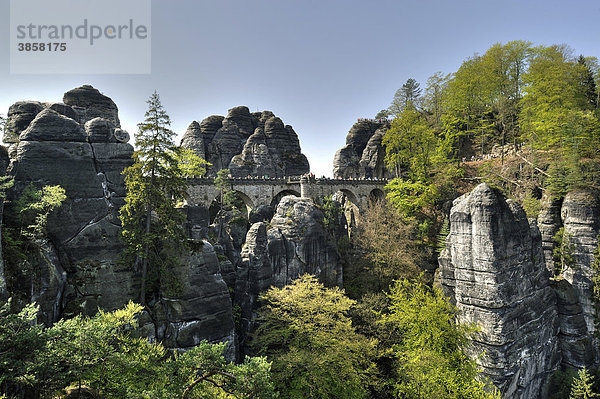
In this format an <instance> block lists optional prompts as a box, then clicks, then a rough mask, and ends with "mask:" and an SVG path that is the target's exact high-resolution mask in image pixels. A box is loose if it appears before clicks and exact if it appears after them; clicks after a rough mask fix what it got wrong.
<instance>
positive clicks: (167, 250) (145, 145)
mask: <svg viewBox="0 0 600 399" xmlns="http://www.w3.org/2000/svg"><path fill="white" fill-rule="evenodd" d="M147 103H148V110H147V111H146V114H145V118H146V119H145V120H144V122H142V123H140V124H138V133H137V135H136V138H135V146H136V151H135V152H134V155H133V159H134V163H133V165H132V166H130V167H128V168H126V169H125V170H124V171H123V174H124V175H125V186H126V188H127V196H126V198H125V205H124V206H123V207H122V208H121V210H120V217H121V222H122V225H123V230H122V235H123V237H124V239H125V241H126V243H127V250H126V255H127V258H128V259H130V260H132V259H134V262H135V264H136V265H139V264H141V288H140V302H141V303H142V304H145V303H146V293H147V279H148V270H149V268H152V269H153V271H154V273H153V275H156V276H158V279H157V281H156V283H157V284H159V285H160V272H161V271H164V268H165V265H166V264H168V262H172V261H175V260H176V257H177V255H178V254H179V252H180V250H181V248H182V246H184V245H185V239H184V237H185V236H184V232H183V229H182V227H181V222H182V218H183V215H182V214H181V213H180V212H179V211H178V210H177V209H176V208H175V206H176V204H177V203H178V202H179V201H181V200H183V198H184V196H185V194H186V191H187V185H186V181H185V178H184V177H185V176H184V172H182V170H181V168H180V163H179V162H178V159H177V158H178V157H177V154H181V152H180V151H179V149H178V148H177V147H176V146H175V143H174V142H173V139H174V137H175V133H174V132H173V131H172V130H171V129H170V128H169V127H170V125H171V120H170V118H169V116H168V115H167V113H166V111H165V110H164V108H163V106H162V104H161V102H160V98H159V95H158V93H156V92H154V93H153V94H152V95H151V96H150V98H149V100H148V101H147ZM153 218H154V219H155V220H154V221H153Z"/></svg>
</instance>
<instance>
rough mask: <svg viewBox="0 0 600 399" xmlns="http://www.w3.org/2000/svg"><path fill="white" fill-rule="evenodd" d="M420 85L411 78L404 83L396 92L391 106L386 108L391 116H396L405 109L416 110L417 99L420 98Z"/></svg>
mask: <svg viewBox="0 0 600 399" xmlns="http://www.w3.org/2000/svg"><path fill="white" fill-rule="evenodd" d="M421 91H422V90H421V88H420V84H419V83H418V82H417V81H416V80H415V79H413V78H409V79H408V80H407V81H406V83H404V84H403V85H402V87H401V88H399V89H398V90H397V91H396V94H395V95H394V99H393V100H392V104H391V105H390V107H389V108H388V112H389V114H391V115H398V114H400V113H402V112H403V111H404V110H406V109H407V108H416V107H417V105H418V100H419V97H420V96H421Z"/></svg>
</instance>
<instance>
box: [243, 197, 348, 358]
mask: <svg viewBox="0 0 600 399" xmlns="http://www.w3.org/2000/svg"><path fill="white" fill-rule="evenodd" d="M241 256H242V261H241V264H240V266H239V267H238V271H237V279H236V288H235V301H236V302H237V303H238V304H239V305H240V307H241V310H242V320H241V330H242V331H251V330H252V326H251V324H252V321H253V320H254V317H255V314H254V313H255V311H256V308H257V300H258V296H259V295H260V293H261V292H263V291H264V290H265V289H267V288H268V287H270V286H276V287H283V286H284V285H286V284H289V283H290V282H291V281H292V280H294V279H296V278H297V277H298V276H300V275H302V274H306V273H309V274H313V275H315V276H317V277H318V278H319V280H320V281H322V282H323V283H325V284H327V285H329V286H341V284H342V265H341V261H340V258H339V255H338V253H337V249H336V248H335V246H334V245H333V244H332V243H331V242H330V240H329V237H328V235H327V233H326V232H325V230H324V228H323V213H322V212H321V210H320V209H319V208H318V207H317V206H316V205H315V204H314V203H313V202H312V200H310V199H306V198H298V197H294V196H286V197H283V198H282V200H281V202H280V203H279V205H278V206H277V209H276V211H275V215H274V216H273V219H272V220H271V223H270V226H269V227H268V228H267V224H266V223H264V222H258V223H255V224H253V225H252V227H251V228H250V230H249V231H248V234H247V236H246V244H245V245H244V248H243V250H242V253H241ZM240 344H241V345H242V346H243V344H244V334H242V336H241V337H240Z"/></svg>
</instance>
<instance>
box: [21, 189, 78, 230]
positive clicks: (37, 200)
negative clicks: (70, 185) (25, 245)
mask: <svg viewBox="0 0 600 399" xmlns="http://www.w3.org/2000/svg"><path fill="white" fill-rule="evenodd" d="M66 199H67V196H66V194H65V189H64V188H62V187H61V186H44V187H42V188H41V189H39V190H38V189H37V188H36V187H35V186H34V185H33V184H30V185H28V186H27V187H26V188H25V190H23V192H22V193H21V196H20V197H19V198H18V199H17V200H16V201H15V203H14V212H16V213H17V215H18V216H17V217H18V219H19V222H20V223H19V224H20V225H21V226H22V230H21V231H22V234H23V235H24V236H25V237H27V238H30V239H33V238H38V237H41V236H43V235H44V234H45V233H46V225H47V223H48V216H49V215H50V213H51V212H52V211H54V210H55V209H57V208H58V207H60V206H61V205H62V203H63V202H64V201H65V200H66Z"/></svg>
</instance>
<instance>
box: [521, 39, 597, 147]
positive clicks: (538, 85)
mask: <svg viewBox="0 0 600 399" xmlns="http://www.w3.org/2000/svg"><path fill="white" fill-rule="evenodd" d="M534 54H535V55H534V56H533V58H532V59H531V62H530V67H529V70H528V71H527V73H526V74H525V76H524V80H525V83H526V87H525V93H526V94H525V96H524V97H523V108H522V110H521V115H520V117H521V127H522V130H523V133H524V134H525V135H526V137H527V138H528V139H529V140H530V141H531V143H532V144H533V145H534V146H535V147H536V148H539V149H545V150H548V149H560V150H561V151H567V152H568V151H575V152H577V153H581V154H584V151H583V150H588V151H589V150H591V151H595V150H596V147H597V146H595V145H594V146H591V145H590V144H591V142H595V141H594V140H597V139H598V134H599V133H598V132H599V131H600V127H599V125H598V120H597V119H596V118H595V117H594V115H593V113H592V112H591V110H590V104H589V99H587V98H586V90H585V87H582V84H581V76H582V74H583V73H584V72H585V69H586V67H585V65H581V64H579V63H578V62H577V61H575V60H574V59H573V57H572V55H571V54H572V50H571V49H569V48H568V47H566V46H556V45H555V46H550V47H537V48H536V49H535V53H534Z"/></svg>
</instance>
